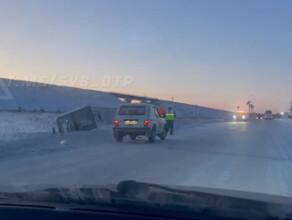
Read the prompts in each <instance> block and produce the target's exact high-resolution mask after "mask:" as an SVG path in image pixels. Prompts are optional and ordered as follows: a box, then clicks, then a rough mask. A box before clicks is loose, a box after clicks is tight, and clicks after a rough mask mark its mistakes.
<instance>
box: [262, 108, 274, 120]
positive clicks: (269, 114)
mask: <svg viewBox="0 0 292 220" xmlns="http://www.w3.org/2000/svg"><path fill="white" fill-rule="evenodd" d="M264 119H265V120H273V119H274V116H273V113H272V111H270V110H267V111H266V112H265V114H264Z"/></svg>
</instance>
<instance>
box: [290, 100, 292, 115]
mask: <svg viewBox="0 0 292 220" xmlns="http://www.w3.org/2000/svg"><path fill="white" fill-rule="evenodd" d="M290 115H292V99H291V105H290Z"/></svg>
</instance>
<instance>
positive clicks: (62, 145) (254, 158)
mask: <svg viewBox="0 0 292 220" xmlns="http://www.w3.org/2000/svg"><path fill="white" fill-rule="evenodd" d="M291 130H292V124H290V122H288V121H284V120H273V121H255V122H248V123H246V122H226V121H220V120H187V119H186V120H178V121H177V122H176V129H175V135H174V136H168V137H167V140H166V141H160V140H157V142H156V143H155V144H148V143H147V140H146V139H145V138H139V139H138V140H136V141H131V140H130V139H125V141H124V142H123V143H116V142H115V141H114V139H113V136H112V131H111V129H110V128H109V127H107V128H106V127H104V128H102V129H98V130H92V131H90V132H76V133H70V134H66V135H64V136H61V135H54V136H53V135H51V134H46V135H40V136H34V137H27V138H25V139H22V140H19V141H18V142H17V141H16V142H14V143H13V144H11V145H6V146H1V148H0V150H1V153H0V176H1V178H0V184H71V185H72V184H98V185H99V184H108V183H117V182H119V181H121V180H129V179H131V180H138V181H146V182H152V183H158V184H169V185H185V186H199V187H200V186H201V187H210V188H223V189H235V190H243V191H250V192H261V193H268V194H277V195H284V196H292V174H291V170H292V148H291V146H292V145H291V144H292V136H291Z"/></svg>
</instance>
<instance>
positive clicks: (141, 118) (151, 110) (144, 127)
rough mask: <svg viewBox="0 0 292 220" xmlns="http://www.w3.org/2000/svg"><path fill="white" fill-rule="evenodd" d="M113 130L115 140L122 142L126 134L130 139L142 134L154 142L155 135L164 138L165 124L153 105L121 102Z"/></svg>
mask: <svg viewBox="0 0 292 220" xmlns="http://www.w3.org/2000/svg"><path fill="white" fill-rule="evenodd" d="M113 132H114V137H115V139H116V141H117V142H122V141H123V138H124V137H125V136H127V135H128V136H129V137H130V138H131V139H132V140H135V139H136V137H137V136H140V135H143V136H146V137H147V138H148V141H149V143H154V142H155V139H156V136H158V137H160V139H161V140H165V138H166V135H167V125H166V120H165V119H164V118H163V117H162V116H160V115H159V113H158V110H157V107H156V106H155V105H152V104H144V103H143V104H141V103H139V104H123V105H121V106H120V107H119V108H118V110H117V113H116V115H115V119H114V127H113Z"/></svg>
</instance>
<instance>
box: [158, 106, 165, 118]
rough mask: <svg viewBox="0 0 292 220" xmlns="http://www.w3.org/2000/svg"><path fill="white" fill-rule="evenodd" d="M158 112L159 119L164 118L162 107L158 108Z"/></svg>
mask: <svg viewBox="0 0 292 220" xmlns="http://www.w3.org/2000/svg"><path fill="white" fill-rule="evenodd" d="M158 112H159V115H160V116H161V117H165V111H164V107H163V106H159V108H158Z"/></svg>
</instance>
